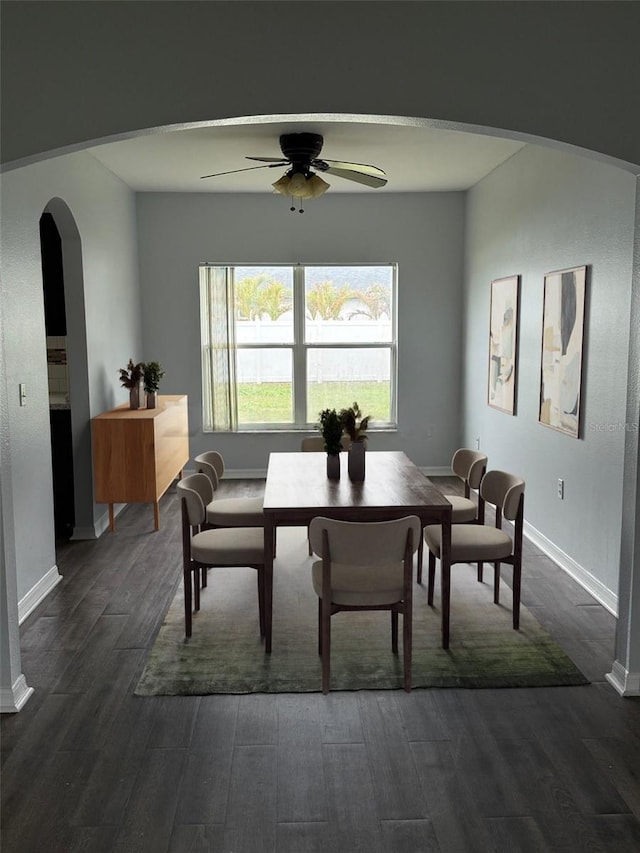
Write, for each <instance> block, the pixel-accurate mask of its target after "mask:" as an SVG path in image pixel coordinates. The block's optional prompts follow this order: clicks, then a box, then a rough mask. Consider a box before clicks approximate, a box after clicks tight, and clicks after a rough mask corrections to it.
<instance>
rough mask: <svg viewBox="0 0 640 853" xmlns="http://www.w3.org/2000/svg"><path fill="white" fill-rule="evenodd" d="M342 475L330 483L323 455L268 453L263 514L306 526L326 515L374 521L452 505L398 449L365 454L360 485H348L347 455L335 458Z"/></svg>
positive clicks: (422, 514) (445, 510) (439, 510)
mask: <svg viewBox="0 0 640 853" xmlns="http://www.w3.org/2000/svg"><path fill="white" fill-rule="evenodd" d="M340 462H341V476H340V479H339V480H330V479H329V478H328V477H327V471H326V454H324V453H271V454H270V456H269V469H268V472H267V482H266V487H265V494H264V512H265V514H269V515H272V516H273V517H274V519H275V520H276V522H278V521H279V522H282V521H283V520H286V521H287V522H288V523H295V522H297V523H301V524H302V523H306V522H307V521H308V520H309V516H310V515H320V514H322V513H323V512H326V513H327V514H328V515H330V516H331V517H333V518H340V517H344V518H347V517H348V518H349V519H351V520H358V518H359V517H362V518H366V519H367V520H373V519H374V518H375V517H377V516H379V517H381V518H382V517H384V518H389V517H390V515H394V516H399V515H412V514H416V515H418V516H419V517H421V518H425V517H427V516H428V515H429V514H434V515H437V516H442V515H443V514H444V515H445V516H446V514H447V513H448V512H449V511H450V508H451V504H450V503H449V502H448V501H447V500H446V498H444V497H443V495H442V494H441V492H440V491H439V490H438V489H437V488H436V487H435V486H434V485H433V484H432V483H431V482H430V481H429V480H428V479H427V478H426V477H425V475H424V474H423V473H422V472H421V471H420V470H419V469H418V468H417V467H416V466H415V465H414V464H413V462H411V460H410V459H409V458H408V456H407V455H406V454H405V453H402V452H400V451H367V453H366V473H365V479H364V482H362V483H352V482H351V480H350V479H349V476H348V473H347V454H346V453H341V454H340Z"/></svg>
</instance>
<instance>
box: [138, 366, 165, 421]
mask: <svg viewBox="0 0 640 853" xmlns="http://www.w3.org/2000/svg"><path fill="white" fill-rule="evenodd" d="M163 376H164V370H163V369H162V367H161V366H160V365H159V364H158V362H157V361H149V362H147V364H144V365H143V379H142V381H143V385H144V392H145V394H146V395H147V408H148V409H155V407H156V403H157V400H158V388H159V387H160V380H161V379H162V377H163Z"/></svg>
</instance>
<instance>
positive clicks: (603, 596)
mask: <svg viewBox="0 0 640 853" xmlns="http://www.w3.org/2000/svg"><path fill="white" fill-rule="evenodd" d="M524 535H525V536H526V537H527V539H529V541H530V542H533V544H534V545H536V546H537V547H538V548H540V550H541V551H544V553H545V554H546V555H547V557H550V558H551V559H552V560H553V562H554V563H555V564H556V565H557V566H559V567H560V568H561V569H562V570H563V571H565V572H566V573H567V574H568V575H569V576H570V577H572V578H573V579H574V581H576V583H579V584H580V586H581V587H583V589H586V591H587V592H588V593H589V594H590V595H592V596H593V597H594V598H595V600H596V601H597V602H599V603H600V604H601V605H602V606H603V607H604V608H605V609H606V610H608V611H609V613H612V614H613V615H614V616H615V617H616V618H617V616H618V596H617V594H616V593H614V592H612V591H611V590H610V589H609V588H608V587H606V586H605V585H604V584H603V583H602V582H601V581H599V580H598V578H596V577H594V576H593V575H592V574H591V572H589V571H587V569H585V568H584V566H581V565H580V564H579V563H576V561H575V560H574V559H572V558H571V557H570V556H569V555H568V554H565V552H564V551H562V550H561V549H560V548H558V546H557V545H554V544H553V542H552V541H551V540H550V539H547V537H546V536H545V535H544V534H543V533H540V531H539V530H536V528H535V527H533V525H531V524H529V522H528V521H525V523H524Z"/></svg>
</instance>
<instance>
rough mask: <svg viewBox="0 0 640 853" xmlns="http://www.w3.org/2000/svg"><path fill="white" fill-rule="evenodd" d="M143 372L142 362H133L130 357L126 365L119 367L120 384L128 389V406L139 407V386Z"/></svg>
mask: <svg viewBox="0 0 640 853" xmlns="http://www.w3.org/2000/svg"><path fill="white" fill-rule="evenodd" d="M143 373H144V364H143V363H142V362H141V361H140V362H138V364H134V363H133V359H131V358H130V359H129V363H128V364H127V366H126V367H121V368H120V384H121V385H122V386H123V387H124V388H128V389H129V406H130V408H132V409H139V408H140V386H141V384H142V377H143Z"/></svg>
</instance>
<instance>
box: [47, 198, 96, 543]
mask: <svg viewBox="0 0 640 853" xmlns="http://www.w3.org/2000/svg"><path fill="white" fill-rule="evenodd" d="M41 245H42V248H43V283H44V291H45V293H44V299H45V326H46V330H47V338H48V341H51V342H52V343H53V344H54V346H48V348H47V362H48V370H49V380H50V382H49V391H50V397H49V399H50V415H51V426H52V462H53V476H54V510H55V522H56V537H58V536H60V537H61V538H66V539H69V538H70V539H93V538H95V528H94V525H93V484H92V474H91V472H92V465H91V432H90V409H89V379H88V367H87V331H86V321H85V309H84V279H83V273H82V245H81V240H80V233H79V231H78V227H77V225H76V222H75V219H74V217H73V214H72V212H71V210H70V209H69V207H68V205H67V204H66V202H64V201H63V200H62V199H61V198H53V199H51V200H50V201H49V202H48V203H47V205H46V206H45V208H44V211H43V214H42V218H41ZM45 247H46V248H45ZM45 255H46V257H45ZM56 362H57V363H56ZM52 380H53V384H52Z"/></svg>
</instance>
